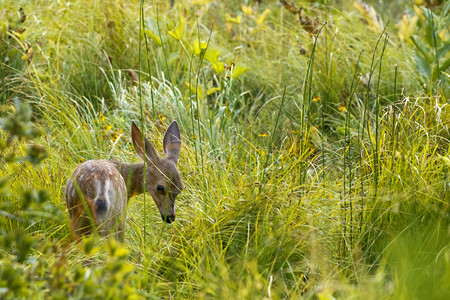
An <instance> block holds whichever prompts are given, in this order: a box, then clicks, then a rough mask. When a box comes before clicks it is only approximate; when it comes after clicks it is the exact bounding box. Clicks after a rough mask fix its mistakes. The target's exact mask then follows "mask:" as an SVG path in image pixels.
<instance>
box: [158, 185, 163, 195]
mask: <svg viewBox="0 0 450 300" xmlns="http://www.w3.org/2000/svg"><path fill="white" fill-rule="evenodd" d="M156 189H157V190H158V192H159V193H161V194H164V187H163V186H162V185H158V186H157V187H156Z"/></svg>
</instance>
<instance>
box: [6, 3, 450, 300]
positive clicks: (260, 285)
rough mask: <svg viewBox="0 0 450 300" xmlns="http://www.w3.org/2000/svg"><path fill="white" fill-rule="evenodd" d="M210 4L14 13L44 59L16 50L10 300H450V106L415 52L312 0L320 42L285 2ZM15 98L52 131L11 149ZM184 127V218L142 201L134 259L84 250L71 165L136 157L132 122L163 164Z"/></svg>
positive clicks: (124, 253) (9, 86)
mask: <svg viewBox="0 0 450 300" xmlns="http://www.w3.org/2000/svg"><path fill="white" fill-rule="evenodd" d="M0 1H1V0H0ZM206 2H208V1H205V3H206ZM205 3H200V2H199V4H193V3H190V2H189V1H178V2H175V3H174V6H173V7H171V6H170V5H169V4H168V3H160V4H158V5H152V4H150V3H146V2H144V1H129V2H126V3H125V2H123V3H121V2H115V1H111V2H108V3H106V4H103V5H99V3H97V2H92V3H91V2H87V1H84V0H79V1H75V2H71V4H70V5H67V4H65V3H63V2H52V3H50V4H49V5H48V6H47V7H46V8H44V7H41V6H37V5H35V4H34V3H29V2H26V1H23V2H21V1H18V2H15V3H10V2H8V3H7V5H6V4H5V2H0V4H2V5H3V4H5V6H4V7H6V8H7V10H6V12H2V14H5V15H7V16H8V18H9V19H7V20H8V21H7V22H8V26H10V27H6V28H11V29H8V30H6V31H7V34H13V33H12V32H13V30H21V29H23V28H25V29H26V31H24V32H25V33H26V34H24V35H23V39H24V40H23V41H21V43H22V44H26V42H28V43H30V45H31V46H32V47H33V51H34V53H35V55H34V58H33V60H32V61H30V63H28V62H27V60H26V59H22V58H21V57H22V55H24V54H26V51H27V50H26V49H23V48H21V46H20V44H21V43H19V42H14V41H12V42H7V43H6V42H5V41H3V40H2V45H1V50H2V51H1V59H2V60H1V63H2V71H3V67H4V74H5V75H4V76H2V89H3V91H2V95H3V96H2V97H3V99H4V103H6V104H2V108H4V109H2V115H1V117H2V118H3V121H2V124H1V125H2V131H1V132H0V135H1V137H2V141H5V142H2V143H1V144H0V147H1V149H2V158H1V159H2V164H1V167H0V177H3V176H8V177H9V179H8V181H7V189H8V191H7V192H4V191H3V185H2V182H3V181H2V180H3V179H2V180H0V197H1V202H0V224H1V225H0V226H1V227H0V237H1V238H0V285H1V289H0V295H1V296H0V297H5V298H29V297H32V296H33V297H37V298H46V297H49V296H51V297H61V298H64V297H67V295H71V296H73V297H74V298H100V297H102V298H105V297H106V298H110V299H115V298H125V297H132V296H133V297H136V298H161V297H163V298H230V299H233V298H235V299H243V298H257V299H259V298H301V297H302V298H308V299H309V298H324V299H325V298H339V299H348V298H361V297H367V298H373V299H379V298H381V297H385V298H389V297H391V298H402V297H419V298H420V297H424V296H429V297H436V298H440V297H441V298H445V296H447V295H448V287H447V285H448V284H446V282H447V281H446V279H447V278H448V276H449V272H448V270H449V268H448V259H446V257H447V256H448V255H449V247H448V246H449V244H448V238H447V235H448V234H447V232H448V226H449V222H448V215H447V214H448V205H449V204H450V196H449V192H448V191H449V189H450V188H449V176H448V172H449V171H448V170H449V168H450V164H449V150H450V148H449V140H450V132H449V126H450V123H449V120H450V110H449V106H448V104H447V100H448V99H447V98H445V95H441V96H437V95H438V93H430V94H424V93H422V87H421V86H419V82H420V76H419V75H418V74H416V71H415V70H416V66H415V65H414V61H413V60H411V58H410V57H411V55H412V52H413V51H414V49H413V48H412V46H410V45H406V46H403V47H396V45H397V43H399V41H398V40H397V38H396V32H395V30H397V29H396V27H394V26H389V27H385V28H381V29H374V28H372V27H370V25H366V24H365V23H364V22H360V18H362V16H360V15H357V13H356V11H353V10H350V9H351V8H349V7H347V6H346V4H342V6H339V4H336V3H333V2H332V1H327V2H326V5H325V7H323V6H322V5H320V4H319V5H318V6H316V7H314V6H311V5H310V4H308V2H306V1H305V2H302V6H303V7H304V8H305V12H306V14H307V16H309V17H310V18H312V16H315V15H317V16H318V17H319V21H318V22H317V25H316V26H317V30H319V29H320V30H322V28H321V26H322V24H326V25H323V26H322V27H323V30H324V33H323V35H324V36H322V34H314V35H311V34H309V33H308V32H307V31H306V30H304V29H303V27H301V25H300V24H299V23H298V21H297V20H298V15H294V14H291V13H290V12H289V11H288V10H287V9H286V8H284V7H279V6H276V5H274V4H272V3H265V2H262V3H261V4H259V5H256V6H252V7H250V6H248V7H247V6H241V5H240V4H241V3H238V2H229V3H228V2H227V3H225V2H223V3H218V2H208V3H206V4H205ZM21 6H23V7H24V9H25V12H26V13H27V15H28V17H27V18H26V21H24V22H22V23H18V25H16V24H15V23H14V22H15V21H14V17H13V16H14V14H15V13H16V12H17V10H19V8H20V7H21ZM2 7H3V6H2ZM343 8H345V9H343ZM266 9H270V12H268V13H266V15H264V11H265V10H266ZM49 12H53V13H52V14H51V15H49V14H48V13H49ZM180 16H182V17H183V18H182V19H183V20H184V22H186V25H185V27H184V31H183V36H182V37H181V36H177V38H175V37H174V36H173V35H170V34H169V33H168V32H169V31H170V30H174V28H176V27H177V26H178V25H179V22H180V21H179V20H180V19H181V18H180ZM212 16H214V18H213V19H212ZM239 16H240V19H239V18H238V17H239ZM264 16H265V17H264ZM116 17H117V18H119V17H120V18H119V19H120V21H118V20H117V19H116ZM263 17H264V18H265V19H264V18H263ZM325 19H326V20H325ZM83 20H87V21H86V22H84V21H83ZM312 20H314V19H313V18H312ZM257 21H258V22H257ZM325 21H327V22H326V23H325ZM395 22H396V21H395ZM393 23H394V20H393ZM180 28H181V27H180ZM320 30H319V33H320ZM84 32H88V33H87V34H84ZM387 33H389V39H388V35H387ZM2 34H3V33H2ZM136 34H138V36H136ZM2 36H3V35H2ZM42 36H45V37H47V40H45V41H42V40H41V37H42ZM383 36H384V40H383V41H382V39H383ZM16 38H17V39H18V40H19V41H20V37H19V36H16ZM197 40H198V43H199V46H198V47H199V51H198V53H197V52H196V50H195V49H196V48H195V41H197ZM380 42H383V44H381V45H382V47H381V45H380V44H379V43H380ZM202 43H203V44H202ZM13 50H14V51H16V54H11V53H10V52H9V51H13ZM14 51H13V52H14ZM218 52H220V55H218V54H217V53H218ZM17 53H19V54H17ZM180 53H181V54H180ZM356 53H358V54H356ZM216 54H217V61H214V57H215V56H214V55H216ZM6 58H8V59H6ZM220 63H223V70H222V71H220ZM394 65H395V67H394V68H392V66H394ZM17 66H23V67H24V68H18V67H17ZM238 66H239V67H242V68H244V67H248V68H249V70H247V71H246V72H243V73H242V74H239V75H238V76H235V74H236V73H235V72H237V70H239V69H238ZM218 70H219V71H218ZM241 70H242V69H241ZM324 70H325V71H324ZM376 72H378V73H376ZM366 74H368V80H367V82H364V78H365V76H366ZM136 75H137V82H136ZM372 78H376V79H377V81H376V85H374V86H373V87H371V81H372ZM400 90H401V91H402V92H401V93H400V92H399V91H400ZM14 98H16V100H17V101H19V102H21V103H28V104H30V105H31V107H32V111H33V118H32V119H31V120H30V124H31V122H32V123H33V124H34V126H35V127H38V128H42V129H43V130H44V131H45V134H44V135H43V136H40V137H33V138H29V139H18V138H16V137H13V134H12V132H13V131H12V130H11V128H10V127H8V124H9V123H8V122H12V121H11V120H15V119H14V118H12V117H11V119H8V118H9V117H6V113H3V111H6V112H9V113H12V115H14V113H15V112H14V110H18V108H13V107H14V105H13V103H14V102H13V99H14ZM16 114H18V112H16ZM10 115H11V114H10ZM16 119H17V118H16ZM173 119H177V120H178V122H179V124H180V128H181V131H182V140H183V146H182V150H181V154H180V160H179V164H178V168H179V170H180V172H181V175H182V179H183V182H184V185H185V188H184V190H183V192H182V193H181V194H180V195H179V196H178V198H177V203H176V205H177V220H176V222H174V223H173V224H170V225H168V224H165V223H162V222H161V221H160V217H159V214H158V212H157V209H156V207H155V206H154V205H153V202H152V201H151V200H149V199H150V198H149V197H148V196H139V197H135V198H133V199H132V200H131V201H130V203H129V207H128V212H127V222H126V223H127V225H126V238H125V243H124V244H123V245H122V244H119V243H118V242H116V241H115V240H114V239H109V238H105V239H101V238H100V237H98V236H92V237H88V238H86V239H85V240H84V241H83V242H82V243H79V244H77V243H73V242H72V241H71V239H70V232H69V226H68V224H69V220H68V215H67V213H66V211H65V210H66V208H65V205H64V198H63V190H64V185H65V182H66V179H67V176H68V175H69V174H70V172H71V170H73V169H74V168H75V166H76V165H77V164H78V163H80V162H82V161H85V160H88V159H99V158H105V159H117V160H122V161H128V162H132V161H137V160H138V158H137V157H136V155H135V153H134V149H133V146H132V143H131V139H130V132H129V128H130V123H131V121H132V120H140V123H141V126H140V127H141V128H142V129H143V131H145V135H146V136H149V137H150V138H151V140H152V141H153V143H154V145H155V148H156V149H162V145H161V144H162V138H163V133H164V132H165V127H166V125H167V124H169V123H170V122H171V121H172V120H173ZM8 120H9V121H8ZM17 124H22V123H17ZM27 124H28V123H27ZM27 126H28V125H27ZM29 126H31V125H29ZM24 128H28V127H24ZM27 144H38V145H41V146H42V147H44V148H45V150H46V151H47V153H48V158H47V159H46V160H43V162H42V163H41V164H40V165H36V166H34V165H32V164H30V162H29V161H30V159H32V156H30V152H29V150H28V149H29V148H28V146H27ZM10 153H15V155H16V157H18V159H19V160H17V161H15V162H9V161H8V159H7V158H8V157H9V155H10ZM33 190H36V191H39V190H45V191H46V192H41V193H39V192H36V193H34V192H32V191H33ZM417 270H419V271H417ZM413 274H414V276H413ZM4 287H5V288H6V287H7V288H8V290H5V289H4ZM106 287H107V288H106Z"/></svg>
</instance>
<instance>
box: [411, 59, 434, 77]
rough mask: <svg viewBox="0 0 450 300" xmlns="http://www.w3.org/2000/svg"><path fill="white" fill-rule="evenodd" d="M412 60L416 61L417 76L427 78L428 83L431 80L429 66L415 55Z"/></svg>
mask: <svg viewBox="0 0 450 300" xmlns="http://www.w3.org/2000/svg"><path fill="white" fill-rule="evenodd" d="M414 60H415V61H416V65H417V70H418V71H419V74H420V75H422V76H424V77H425V78H427V80H428V82H430V80H431V65H430V63H429V62H428V61H427V60H426V59H425V58H424V57H422V56H420V55H418V54H415V55H414Z"/></svg>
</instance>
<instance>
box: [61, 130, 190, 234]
mask: <svg viewBox="0 0 450 300" xmlns="http://www.w3.org/2000/svg"><path fill="white" fill-rule="evenodd" d="M132 139H133V144H134V146H135V149H136V152H137V154H138V155H139V156H141V157H142V158H143V159H145V168H144V163H143V162H141V163H135V164H130V163H122V162H116V161H108V160H90V161H86V162H84V163H82V164H80V165H79V166H78V167H77V168H76V169H75V171H74V172H73V173H72V175H71V176H70V177H69V179H68V180H67V184H66V190H65V196H66V204H67V208H68V210H69V215H70V219H71V221H70V225H71V230H72V232H73V234H74V236H75V237H76V238H77V239H79V236H80V235H86V234H90V233H91V232H92V231H93V230H94V229H96V230H98V232H99V233H100V234H101V235H106V234H108V233H109V232H111V231H112V230H113V229H115V228H117V232H118V236H119V238H120V239H121V240H123V239H124V221H125V212H126V207H127V202H128V199H129V198H130V197H132V196H135V195H139V194H142V193H143V192H144V191H145V192H148V193H150V195H151V196H152V198H153V200H154V201H155V203H156V206H157V207H158V209H159V211H160V214H161V217H162V218H163V219H164V220H166V221H167V222H168V223H170V222H172V221H173V220H174V219H175V198H176V196H177V195H178V194H179V193H180V192H181V190H182V189H183V184H182V182H181V177H180V174H179V172H178V170H177V168H176V163H177V161H178V156H179V152H180V146H181V141H180V133H179V129H178V124H177V123H176V122H173V123H172V124H171V125H170V126H169V128H168V129H167V132H166V134H165V136H164V149H165V152H166V157H165V158H160V157H159V156H158V155H157V153H156V151H155V149H154V148H153V146H152V145H151V143H150V142H149V141H148V140H147V139H145V138H144V140H143V139H142V134H141V133H140V131H139V129H138V128H137V127H136V125H135V124H134V123H133V124H132ZM144 144H145V146H144ZM144 148H145V155H144V151H143V149H144ZM144 170H145V172H144ZM144 179H145V181H144ZM158 186H159V187H160V188H161V187H162V188H163V192H161V191H160V190H159V189H158Z"/></svg>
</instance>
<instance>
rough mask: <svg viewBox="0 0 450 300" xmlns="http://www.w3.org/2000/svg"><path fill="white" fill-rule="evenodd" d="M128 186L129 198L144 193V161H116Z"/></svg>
mask: <svg viewBox="0 0 450 300" xmlns="http://www.w3.org/2000/svg"><path fill="white" fill-rule="evenodd" d="M114 164H115V165H116V167H117V169H118V170H119V172H120V174H121V175H122V178H123V180H125V184H126V186H127V194H128V198H131V197H132V196H136V195H140V194H142V193H144V186H145V184H144V163H143V162H140V163H134V164H130V163H122V162H114Z"/></svg>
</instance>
